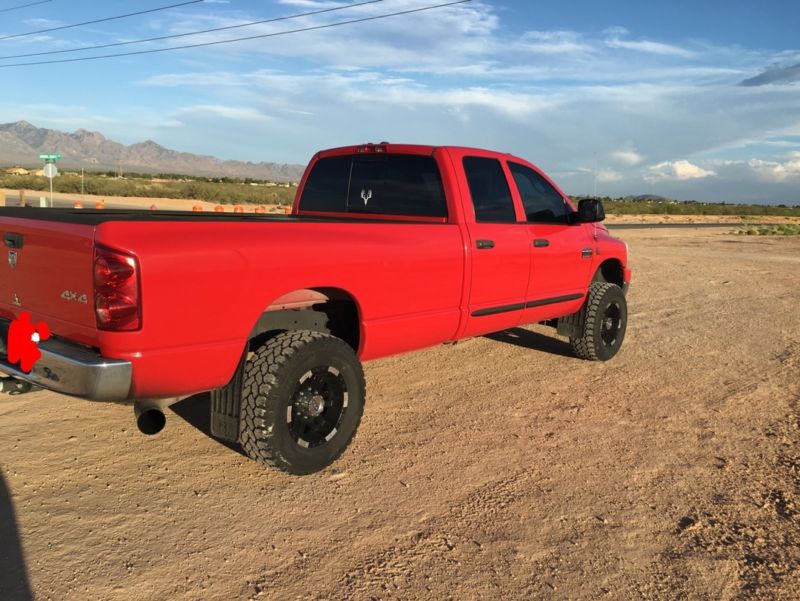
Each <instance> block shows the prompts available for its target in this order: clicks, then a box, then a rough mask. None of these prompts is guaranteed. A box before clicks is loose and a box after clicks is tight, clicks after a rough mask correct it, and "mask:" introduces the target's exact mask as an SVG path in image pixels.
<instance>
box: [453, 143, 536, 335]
mask: <svg viewBox="0 0 800 601" xmlns="http://www.w3.org/2000/svg"><path fill="white" fill-rule="evenodd" d="M463 167H464V174H465V176H466V179H467V187H468V189H469V194H470V198H471V200H472V208H473V210H474V215H475V222H474V223H472V224H470V226H469V233H470V241H469V244H470V255H471V258H472V260H471V264H472V278H471V282H472V283H471V288H470V293H469V320H468V322H467V326H466V330H465V332H464V333H463V336H475V335H479V334H485V333H487V332H497V331H499V330H503V329H506V328H509V327H512V326H515V325H517V324H519V323H520V321H521V318H522V310H523V308H524V303H525V292H526V290H527V286H528V273H529V271H530V260H531V258H530V241H529V239H528V232H527V227H526V226H525V224H523V223H520V222H518V221H517V215H516V211H515V208H514V201H513V199H512V196H511V189H510V187H509V185H508V180H507V178H506V173H505V170H504V169H503V166H502V164H501V162H500V161H499V160H497V159H496V158H489V157H477V156H465V157H464V158H463Z"/></svg>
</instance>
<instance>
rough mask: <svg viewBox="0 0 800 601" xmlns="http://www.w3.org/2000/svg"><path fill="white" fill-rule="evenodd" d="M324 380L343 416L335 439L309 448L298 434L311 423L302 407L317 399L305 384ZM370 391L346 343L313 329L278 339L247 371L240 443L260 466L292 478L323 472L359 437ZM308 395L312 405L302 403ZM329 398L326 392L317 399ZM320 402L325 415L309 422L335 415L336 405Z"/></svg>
mask: <svg viewBox="0 0 800 601" xmlns="http://www.w3.org/2000/svg"><path fill="white" fill-rule="evenodd" d="M312 372H313V374H314V375H313V376H309V375H308V374H310V373H312ZM318 377H321V378H323V379H324V378H328V379H332V380H333V386H332V388H336V389H337V390H338V393H339V394H338V397H339V399H340V401H339V403H338V411H339V412H340V415H339V416H338V417H337V416H336V415H333V417H332V418H331V419H338V422H337V423H336V424H335V426H332V430H331V431H332V432H333V434H330V433H329V435H330V436H331V438H327V437H323V438H322V439H321V440H316V441H315V442H314V444H313V445H312V446H310V447H309V446H303V445H309V442H308V441H305V440H303V439H302V438H299V437H297V433H296V432H293V430H292V429H293V428H298V427H301V426H297V424H298V423H299V424H301V425H302V424H304V423H306V422H304V421H302V420H300V419H299V418H297V417H296V416H297V415H298V414H297V412H298V411H299V410H300V409H298V407H307V406H308V404H309V403H310V401H309V398H311V397H309V396H308V393H304V392H303V391H302V387H303V386H306V385H305V384H304V382H305V381H312V382H313V381H314V380H315V379H316V378H318ZM304 378H305V379H304ZM320 386H322V385H320ZM325 386H327V384H325ZM365 388H366V387H365V383H364V371H363V369H362V367H361V363H360V362H359V360H358V357H356V355H355V353H354V352H353V349H352V348H350V346H348V345H347V343H345V342H344V341H343V340H341V339H339V338H336V337H334V336H331V335H330V334H323V333H321V332H313V331H310V330H296V331H289V332H283V333H281V334H278V335H277V336H275V337H274V338H271V339H269V340H267V341H266V342H265V343H264V344H262V345H261V346H260V347H259V348H258V349H257V350H256V351H255V353H254V354H253V355H252V357H250V359H249V360H248V361H247V363H246V364H245V366H244V379H243V382H242V397H241V399H242V400H241V411H240V419H239V441H240V442H241V444H242V447H243V449H244V451H245V452H246V453H247V455H248V456H249V457H250V458H251V459H254V460H256V461H258V462H260V463H264V464H266V465H269V466H272V467H276V468H278V469H280V470H283V471H286V472H289V473H292V474H310V473H313V472H316V471H319V470H321V469H323V468H325V467H327V466H329V465H330V464H331V463H333V461H335V460H336V459H337V458H338V457H339V455H341V454H342V452H344V450H345V449H346V448H347V445H348V444H349V443H350V441H351V440H352V438H353V436H354V435H355V433H356V429H357V428H358V424H359V422H360V421H361V414H362V413H363V411H364V393H365ZM327 390H328V394H329V395H330V396H337V395H336V391H334V392H331V390H330V389H327ZM302 394H306V397H305V401H306V405H300V404H299V403H300V401H298V399H301V400H302ZM323 396H324V391H323V392H320V393H319V394H318V396H316V397H313V398H315V399H321V398H322V397H323ZM341 399H343V400H341ZM318 402H319V404H320V405H321V406H324V409H322V408H320V407H317V409H318V410H320V411H321V413H320V414H318V415H317V416H311V414H310V413H308V414H307V413H304V414H303V416H304V417H303V419H307V420H314V419H316V418H318V417H319V419H325V415H326V414H325V412H326V411H329V410H334V405H335V403H334V402H332V401H331V402H330V403H329V405H325V404H324V403H323V402H321V401H318ZM308 411H310V410H308ZM287 412H288V413H287ZM292 416H295V417H294V418H293V419H292ZM287 420H289V421H287ZM318 436H319V435H318Z"/></svg>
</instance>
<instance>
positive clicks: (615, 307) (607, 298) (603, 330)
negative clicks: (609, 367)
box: [569, 282, 628, 361]
mask: <svg viewBox="0 0 800 601" xmlns="http://www.w3.org/2000/svg"><path fill="white" fill-rule="evenodd" d="M627 325H628V307H627V304H626V302H625V294H624V293H623V292H622V288H620V287H619V286H617V285H616V284H610V283H608V282H592V284H591V285H590V286H589V294H588V295H587V296H586V301H585V302H584V305H583V308H582V309H581V320H580V328H581V330H580V334H579V335H577V336H572V337H570V339H569V343H570V346H571V347H572V352H573V353H574V354H575V355H576V356H577V357H580V358H581V359H586V360H588V361H608V360H609V359H611V358H612V357H613V356H614V355H616V354H617V352H618V351H619V349H620V347H621V346H622V341H623V339H624V338H625V329H626V327H627Z"/></svg>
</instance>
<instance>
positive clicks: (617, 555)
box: [0, 229, 800, 601]
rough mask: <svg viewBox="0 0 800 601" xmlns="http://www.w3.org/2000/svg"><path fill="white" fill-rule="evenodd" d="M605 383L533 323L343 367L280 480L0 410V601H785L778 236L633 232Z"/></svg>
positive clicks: (35, 405) (182, 430)
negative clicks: (337, 423) (335, 402)
mask: <svg viewBox="0 0 800 601" xmlns="http://www.w3.org/2000/svg"><path fill="white" fill-rule="evenodd" d="M623 234H624V236H625V238H626V240H627V241H628V242H629V244H630V250H631V257H632V261H631V262H632V267H633V270H634V282H633V285H632V287H631V290H630V292H629V296H628V299H629V307H630V323H629V327H628V333H627V339H626V341H625V343H624V345H623V348H622V351H621V352H620V354H619V355H618V356H617V357H616V358H614V359H613V360H611V361H610V362H608V363H602V364H601V363H590V362H585V361H580V360H578V359H574V358H572V357H570V356H569V352H568V345H567V344H566V343H565V342H564V341H563V340H561V339H558V338H556V337H555V336H554V335H553V334H552V333H551V330H549V329H547V328H544V327H541V326H534V327H528V328H519V329H514V330H510V331H507V332H504V333H501V334H497V335H493V336H490V337H483V338H475V339H471V340H467V341H464V342H461V343H459V344H457V345H455V346H442V347H437V348H433V349H429V350H426V351H422V352H419V353H415V354H411V355H406V356H401V357H394V358H391V359H386V360H381V361H376V362H372V363H368V364H367V365H366V377H367V387H368V401H367V408H366V412H365V415H364V420H363V422H362V425H361V428H360V431H359V433H358V435H357V436H356V438H355V440H354V442H353V444H352V446H351V447H350V448H349V449H348V451H347V452H346V453H345V454H344V455H343V457H342V458H341V459H340V460H339V461H338V462H337V463H336V464H335V465H334V466H333V467H331V468H329V469H327V470H326V471H323V472H321V473H319V474H316V475H312V476H307V477H292V476H288V475H285V474H282V473H279V472H277V471H272V470H269V469H265V468H263V467H262V466H260V465H258V464H256V463H254V462H252V461H249V460H248V459H246V458H245V457H243V456H242V455H241V454H239V453H237V452H236V450H235V449H230V448H228V447H226V446H224V445H223V444H221V443H220V442H218V441H215V440H214V439H212V438H211V437H210V436H209V435H208V434H207V432H208V417H207V412H208V396H207V395H198V396H196V397H192V398H190V399H187V400H185V401H183V402H182V403H180V404H179V405H176V406H175V407H174V408H173V409H174V411H170V412H169V413H168V416H167V427H166V429H165V430H164V431H163V432H162V433H161V434H159V435H157V436H155V437H149V438H148V437H145V436H143V435H141V434H139V432H138V431H137V430H136V428H135V426H134V422H133V415H132V411H131V410H130V408H129V407H126V406H122V405H113V404H102V403H90V402H86V401H80V400H75V399H72V398H68V397H64V396H60V395H57V394H53V393H50V392H45V391H38V392H33V393H29V394H25V395H19V396H7V395H4V396H2V397H0V559H2V566H3V569H2V570H1V571H0V599H3V600H15V599H27V598H31V597H33V598H35V599H52V600H56V601H62V600H73V599H74V600H81V601H83V600H94V599H98V600H111V601H114V600H120V601H123V600H125V601H127V600H137V601H138V600H142V601H145V600H146V601H151V600H152V601H156V600H158V601H160V600H164V599H171V600H172V599H177V600H184V599H185V600H194V599H220V600H231V599H276V600H285V599H492V600H495V599H520V600H523V599H525V600H527V599H554V600H555V599H578V600H582V599H658V600H665V601H666V600H670V601H671V600H674V599H714V600H717V599H763V600H787V601H788V600H796V599H797V598H798V591H800V377H799V374H800V317H799V316H800V313H799V312H798V300H800V238H797V237H757V238H753V237H744V236H733V235H730V234H728V233H726V232H724V230H718V229H713V230H709V229H672V230H646V229H642V230H630V231H625V232H623Z"/></svg>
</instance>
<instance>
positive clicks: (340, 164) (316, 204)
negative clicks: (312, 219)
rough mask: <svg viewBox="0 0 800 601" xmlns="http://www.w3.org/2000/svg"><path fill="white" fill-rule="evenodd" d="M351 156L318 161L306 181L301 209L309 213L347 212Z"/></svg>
mask: <svg viewBox="0 0 800 601" xmlns="http://www.w3.org/2000/svg"><path fill="white" fill-rule="evenodd" d="M350 162H351V158H350V157H349V156H340V157H328V158H324V159H320V160H318V161H317V162H316V163H315V164H314V168H313V169H312V170H311V173H310V174H309V176H308V180H306V186H305V188H303V196H302V198H301V199H300V208H301V209H305V210H307V211H334V212H337V213H339V212H344V211H346V210H347V184H348V183H349V181H350Z"/></svg>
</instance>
